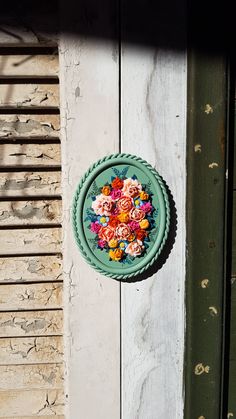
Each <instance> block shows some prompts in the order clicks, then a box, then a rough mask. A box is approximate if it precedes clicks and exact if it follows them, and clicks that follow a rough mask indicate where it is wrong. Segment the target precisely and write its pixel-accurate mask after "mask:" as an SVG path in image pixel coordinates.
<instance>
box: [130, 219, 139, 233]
mask: <svg viewBox="0 0 236 419" xmlns="http://www.w3.org/2000/svg"><path fill="white" fill-rule="evenodd" d="M128 226H129V228H130V230H132V231H134V230H138V229H139V223H137V221H130V222H129V223H128Z"/></svg>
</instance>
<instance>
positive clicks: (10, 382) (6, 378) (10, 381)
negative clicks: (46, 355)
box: [0, 364, 63, 400]
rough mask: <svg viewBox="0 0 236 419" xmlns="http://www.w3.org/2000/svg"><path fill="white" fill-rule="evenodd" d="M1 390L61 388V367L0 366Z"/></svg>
mask: <svg viewBox="0 0 236 419" xmlns="http://www.w3.org/2000/svg"><path fill="white" fill-rule="evenodd" d="M0 376H1V381H0V400H1V391H2V390H9V392H11V391H12V390H19V389H31V388H33V389H44V388H45V389H50V388H53V389H56V388H63V365H62V364H40V365H5V366H2V365H0Z"/></svg>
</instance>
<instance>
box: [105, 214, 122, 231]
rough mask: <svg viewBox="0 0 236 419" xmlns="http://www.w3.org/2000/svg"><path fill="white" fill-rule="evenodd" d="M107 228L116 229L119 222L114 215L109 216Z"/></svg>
mask: <svg viewBox="0 0 236 419" xmlns="http://www.w3.org/2000/svg"><path fill="white" fill-rule="evenodd" d="M108 224H109V226H111V227H113V228H116V227H117V226H118V225H119V224H120V222H119V220H118V218H117V217H116V216H115V215H110V220H109V222H108Z"/></svg>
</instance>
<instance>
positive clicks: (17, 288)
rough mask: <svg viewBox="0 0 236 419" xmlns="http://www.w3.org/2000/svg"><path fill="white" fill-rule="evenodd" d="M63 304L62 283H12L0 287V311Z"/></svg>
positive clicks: (57, 306)
mask: <svg viewBox="0 0 236 419" xmlns="http://www.w3.org/2000/svg"><path fill="white" fill-rule="evenodd" d="M61 306H62V284H61V283H53V282H44V283H41V284H20V285H19V284H12V285H1V288H0V311H5V310H12V311H16V310H40V309H43V308H45V309H46V308H48V309H51V308H61Z"/></svg>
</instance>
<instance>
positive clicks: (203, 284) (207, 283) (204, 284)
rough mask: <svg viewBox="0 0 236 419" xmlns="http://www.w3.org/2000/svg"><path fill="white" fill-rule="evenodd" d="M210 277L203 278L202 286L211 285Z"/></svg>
mask: <svg viewBox="0 0 236 419" xmlns="http://www.w3.org/2000/svg"><path fill="white" fill-rule="evenodd" d="M209 282H210V281H209V279H207V278H205V279H202V281H201V287H202V288H208V287H209Z"/></svg>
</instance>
